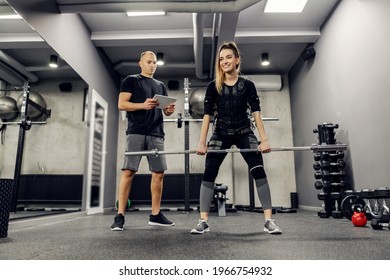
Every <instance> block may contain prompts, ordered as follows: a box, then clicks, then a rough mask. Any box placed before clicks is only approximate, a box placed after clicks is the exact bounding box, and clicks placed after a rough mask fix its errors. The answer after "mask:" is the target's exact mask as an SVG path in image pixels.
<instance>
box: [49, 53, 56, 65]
mask: <svg viewBox="0 0 390 280" xmlns="http://www.w3.org/2000/svg"><path fill="white" fill-rule="evenodd" d="M49 66H50V67H52V68H57V67H58V56H56V55H51V56H50V60H49Z"/></svg>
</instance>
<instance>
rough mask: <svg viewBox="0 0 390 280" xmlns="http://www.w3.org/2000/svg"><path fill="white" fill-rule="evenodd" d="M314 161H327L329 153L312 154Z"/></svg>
mask: <svg viewBox="0 0 390 280" xmlns="http://www.w3.org/2000/svg"><path fill="white" fill-rule="evenodd" d="M314 160H315V161H320V160H329V153H328V152H317V153H315V154H314Z"/></svg>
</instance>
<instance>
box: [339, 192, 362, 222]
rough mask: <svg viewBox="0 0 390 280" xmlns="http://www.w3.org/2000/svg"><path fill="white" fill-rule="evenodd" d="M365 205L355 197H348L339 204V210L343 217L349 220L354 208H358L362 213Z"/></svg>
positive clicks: (360, 199)
mask: <svg viewBox="0 0 390 280" xmlns="http://www.w3.org/2000/svg"><path fill="white" fill-rule="evenodd" d="M365 206H366V203H365V202H364V200H363V199H362V198H360V197H358V196H356V195H348V196H346V197H345V198H344V199H343V201H342V202H341V205H340V209H341V212H342V213H343V215H344V217H346V218H347V219H349V220H351V219H352V216H353V214H354V212H355V210H356V208H360V211H363V209H364V207H365Z"/></svg>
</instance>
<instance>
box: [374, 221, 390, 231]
mask: <svg viewBox="0 0 390 280" xmlns="http://www.w3.org/2000/svg"><path fill="white" fill-rule="evenodd" d="M371 227H372V229H373V230H381V229H383V227H387V228H388V229H389V230H390V223H388V222H387V223H384V222H383V221H382V220H380V219H372V221H371Z"/></svg>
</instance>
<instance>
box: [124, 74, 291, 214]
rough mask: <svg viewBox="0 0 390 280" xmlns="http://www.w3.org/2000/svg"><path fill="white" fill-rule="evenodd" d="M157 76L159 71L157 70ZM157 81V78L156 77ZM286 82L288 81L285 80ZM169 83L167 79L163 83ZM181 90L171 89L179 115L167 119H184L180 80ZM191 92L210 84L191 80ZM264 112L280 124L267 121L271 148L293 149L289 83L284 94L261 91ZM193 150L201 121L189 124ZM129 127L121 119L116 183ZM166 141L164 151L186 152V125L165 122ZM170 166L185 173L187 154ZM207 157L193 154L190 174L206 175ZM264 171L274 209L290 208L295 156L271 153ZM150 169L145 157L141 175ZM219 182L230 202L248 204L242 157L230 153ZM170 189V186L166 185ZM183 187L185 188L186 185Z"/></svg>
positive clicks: (175, 157)
mask: <svg viewBox="0 0 390 280" xmlns="http://www.w3.org/2000/svg"><path fill="white" fill-rule="evenodd" d="M157 73H158V70H157ZM156 78H157V79H158V75H157V74H156ZM284 80H287V78H285V79H284ZM162 81H164V82H165V83H166V84H167V82H168V81H167V80H162ZM179 82H180V86H179V89H178V90H168V95H170V96H173V97H176V98H177V99H178V100H177V102H176V112H175V113H174V114H173V115H172V116H170V117H165V118H176V117H177V113H182V115H183V116H184V89H183V83H184V80H180V81H179ZM189 82H190V83H191V85H190V88H191V90H190V92H189V94H190V95H191V93H192V92H193V91H195V90H196V89H198V88H204V87H206V86H207V83H205V82H204V81H203V82H202V81H199V80H196V79H193V78H189ZM259 96H260V100H261V105H262V113H263V116H264V117H277V118H279V119H280V120H279V121H269V122H265V127H266V132H267V136H268V139H269V141H270V144H271V146H273V147H279V146H292V129H291V112H290V96H289V91H288V84H285V85H284V87H283V89H282V90H281V91H274V92H259ZM189 126H190V138H189V140H190V141H189V142H190V149H191V150H193V149H196V147H197V145H198V141H199V135H200V127H201V122H190V125H189ZM126 127H127V119H125V118H123V117H121V118H120V120H119V129H118V131H119V132H118V135H119V136H118V167H117V171H118V177H117V184H118V183H119V178H120V168H121V166H122V162H123V153H124V147H125V131H126ZM164 128H165V134H166V137H165V138H166V140H165V149H166V150H167V151H168V150H171V151H172V150H184V125H183V127H182V128H177V124H176V123H174V122H165V123H164ZM211 134H212V126H211V127H210V131H209V134H208V139H209V138H210V137H211ZM167 164H168V171H167V172H166V174H169V173H179V174H184V155H170V156H167ZM204 164H205V157H203V156H197V155H191V156H190V172H191V173H203V171H204ZM264 164H265V169H266V172H267V175H268V178H269V182H270V187H271V192H272V198H273V203H274V205H275V206H284V207H290V192H295V191H296V185H295V173H294V172H295V171H294V155H293V153H290V152H287V153H279V152H275V153H271V154H268V155H265V156H264ZM148 173H149V169H148V165H147V160H146V158H145V157H144V158H143V159H142V161H141V166H140V170H139V174H148ZM216 182H217V183H224V184H226V185H227V186H228V187H229V190H228V192H227V197H228V198H229V199H230V201H229V203H234V204H244V205H248V204H249V187H248V184H249V183H248V169H247V165H246V163H245V161H244V160H243V159H242V157H241V155H240V154H229V155H228V156H227V157H226V159H225V161H224V162H223V164H222V166H221V169H220V172H219V175H218V177H217V179H216ZM164 187H166V188H169V186H164ZM183 188H184V186H183ZM255 200H256V206H260V205H261V204H260V202H259V201H258V198H257V195H255Z"/></svg>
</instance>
